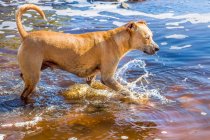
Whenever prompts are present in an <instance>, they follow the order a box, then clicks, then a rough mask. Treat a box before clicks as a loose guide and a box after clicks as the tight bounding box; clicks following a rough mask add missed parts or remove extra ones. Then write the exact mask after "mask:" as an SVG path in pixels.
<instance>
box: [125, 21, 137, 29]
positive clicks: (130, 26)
mask: <svg viewBox="0 0 210 140" xmlns="http://www.w3.org/2000/svg"><path fill="white" fill-rule="evenodd" d="M125 27H126V30H128V31H131V32H133V31H136V29H137V25H136V23H135V22H134V21H130V22H128V23H127V24H126V25H125Z"/></svg>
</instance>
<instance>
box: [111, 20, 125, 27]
mask: <svg viewBox="0 0 210 140" xmlns="http://www.w3.org/2000/svg"><path fill="white" fill-rule="evenodd" d="M113 24H114V25H116V26H118V27H119V26H122V25H124V24H125V23H124V22H119V21H113Z"/></svg>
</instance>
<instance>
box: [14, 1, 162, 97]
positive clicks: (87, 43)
mask: <svg viewBox="0 0 210 140" xmlns="http://www.w3.org/2000/svg"><path fill="white" fill-rule="evenodd" d="M30 9H32V10H35V11H37V12H38V13H39V14H40V15H41V16H42V17H43V18H44V19H45V14H44V12H43V11H42V10H41V9H40V8H39V7H38V6H36V5H33V4H26V5H23V6H22V7H21V8H19V9H18V10H17V13H16V22H17V28H18V31H19V33H20V35H21V38H22V44H21V46H20V48H19V50H18V61H19V66H20V69H21V72H22V74H21V75H22V78H23V80H24V82H25V89H24V90H23V92H22V94H21V98H22V99H24V100H25V99H27V97H28V95H29V94H30V93H32V92H33V90H34V89H35V87H36V84H37V83H38V81H39V78H40V71H41V70H43V69H45V68H47V67H56V68H60V69H63V70H65V71H68V72H70V73H73V74H75V75H77V76H79V77H86V78H87V79H88V80H87V83H88V84H90V83H91V81H92V80H94V78H95V76H96V74H97V73H98V72H100V73H101V81H102V83H104V84H105V85H106V86H108V87H110V88H111V89H113V90H115V91H125V90H124V88H123V86H122V85H120V84H119V83H118V82H117V81H116V80H115V79H114V78H113V76H114V73H115V71H116V68H117V65H118V63H119V61H120V59H121V58H122V57H123V56H124V55H125V54H126V53H127V52H129V51H131V50H136V49H137V50H141V51H143V52H145V53H147V54H150V55H152V54H154V53H155V52H156V51H158V50H159V48H158V45H157V44H156V43H155V42H154V41H153V40H152V32H151V31H150V29H149V28H148V27H147V25H146V23H145V22H143V21H139V22H129V23H127V24H126V25H124V26H121V27H119V28H115V29H113V30H109V31H100V32H90V33H85V34H65V33H59V32H50V31H35V32H30V33H27V32H26V31H25V30H24V28H23V26H22V23H21V17H22V14H23V13H24V12H26V11H27V10H30ZM122 93H123V92H122Z"/></svg>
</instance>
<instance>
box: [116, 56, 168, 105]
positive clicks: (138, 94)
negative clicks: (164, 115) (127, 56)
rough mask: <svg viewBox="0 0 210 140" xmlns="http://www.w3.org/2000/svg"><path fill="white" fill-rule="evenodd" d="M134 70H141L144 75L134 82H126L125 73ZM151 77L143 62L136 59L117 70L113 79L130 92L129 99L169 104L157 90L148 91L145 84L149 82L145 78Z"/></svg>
mask: <svg viewBox="0 0 210 140" xmlns="http://www.w3.org/2000/svg"><path fill="white" fill-rule="evenodd" d="M135 68H138V69H142V70H143V72H144V74H143V75H141V76H140V77H138V78H137V79H135V80H132V81H128V80H127V78H126V74H127V71H129V69H135ZM151 75H152V73H149V72H148V71H147V69H146V64H145V62H144V61H143V60H141V59H139V58H137V59H134V60H131V61H129V62H127V63H126V64H125V65H123V66H122V67H121V68H119V69H118V71H117V72H116V75H115V77H116V79H117V80H118V81H119V82H120V83H121V84H123V85H124V86H126V87H127V88H128V89H129V90H130V91H131V93H132V94H131V98H137V99H138V98H142V97H145V96H146V97H152V98H155V99H159V100H160V101H161V103H163V104H164V103H168V102H171V101H170V100H169V99H167V98H166V97H164V96H163V95H161V94H160V92H159V90H158V89H148V86H147V84H149V81H148V80H147V78H148V77H149V76H151Z"/></svg>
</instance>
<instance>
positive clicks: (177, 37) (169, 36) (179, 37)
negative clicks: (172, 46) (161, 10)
mask: <svg viewBox="0 0 210 140" xmlns="http://www.w3.org/2000/svg"><path fill="white" fill-rule="evenodd" d="M186 37H188V36H187V35H182V34H173V35H168V36H166V37H165V38H174V39H184V38H186Z"/></svg>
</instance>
